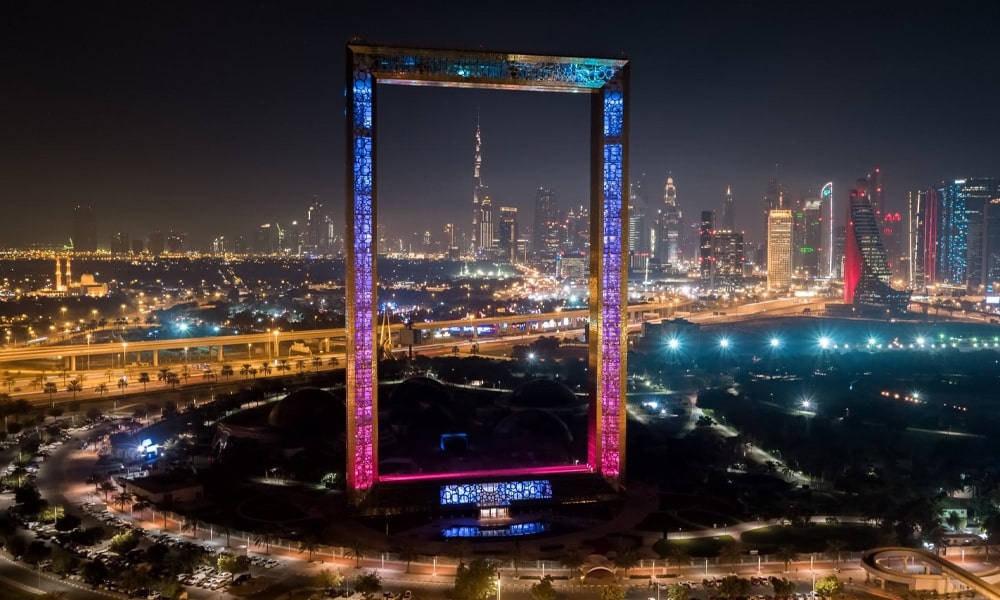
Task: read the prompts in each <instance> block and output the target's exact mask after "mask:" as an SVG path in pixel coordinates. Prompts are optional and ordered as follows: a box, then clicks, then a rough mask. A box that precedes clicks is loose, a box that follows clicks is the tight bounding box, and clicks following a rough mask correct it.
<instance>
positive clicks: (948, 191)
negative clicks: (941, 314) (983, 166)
mask: <svg viewBox="0 0 1000 600" xmlns="http://www.w3.org/2000/svg"><path fill="white" fill-rule="evenodd" d="M937 196H938V207H937V216H938V219H937V222H936V223H935V225H936V242H937V247H938V248H937V256H936V265H935V281H934V282H935V283H946V284H949V285H955V286H962V287H965V288H967V289H968V290H969V291H971V292H974V293H975V292H980V291H982V290H981V289H980V286H982V285H984V263H983V248H984V244H985V237H986V226H987V225H986V222H985V218H984V217H985V213H986V206H987V204H988V203H989V201H990V200H991V199H993V198H997V197H1000V180H998V179H993V178H969V179H956V180H954V181H953V182H951V183H947V184H942V185H941V186H940V187H938V188H937Z"/></svg>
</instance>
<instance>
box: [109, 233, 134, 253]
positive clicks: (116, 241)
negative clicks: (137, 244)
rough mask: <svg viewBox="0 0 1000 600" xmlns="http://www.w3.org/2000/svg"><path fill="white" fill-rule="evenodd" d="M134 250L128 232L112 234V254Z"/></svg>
mask: <svg viewBox="0 0 1000 600" xmlns="http://www.w3.org/2000/svg"><path fill="white" fill-rule="evenodd" d="M131 251H132V245H131V243H130V242H129V235H128V234H127V233H123V232H118V233H113V234H111V254H114V255H122V254H128V253H129V252H131Z"/></svg>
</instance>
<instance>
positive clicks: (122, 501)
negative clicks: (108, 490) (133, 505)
mask: <svg viewBox="0 0 1000 600" xmlns="http://www.w3.org/2000/svg"><path fill="white" fill-rule="evenodd" d="M112 502H114V503H115V504H117V505H118V510H119V511H121V512H125V505H127V504H129V503H130V502H132V494H130V493H128V492H118V493H117V494H115V496H114V498H113V499H112Z"/></svg>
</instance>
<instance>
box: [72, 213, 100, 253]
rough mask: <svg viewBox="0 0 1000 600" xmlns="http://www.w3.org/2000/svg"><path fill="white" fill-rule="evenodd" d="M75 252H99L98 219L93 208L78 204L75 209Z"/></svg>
mask: <svg viewBox="0 0 1000 600" xmlns="http://www.w3.org/2000/svg"><path fill="white" fill-rule="evenodd" d="M73 251H74V252H97V217H96V216H95V215H94V207H92V206H82V205H80V204H77V205H76V208H74V209H73Z"/></svg>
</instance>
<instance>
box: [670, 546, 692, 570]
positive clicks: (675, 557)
mask: <svg viewBox="0 0 1000 600" xmlns="http://www.w3.org/2000/svg"><path fill="white" fill-rule="evenodd" d="M667 560H672V561H674V564H675V565H677V576H678V577H680V576H681V567H682V566H684V565H688V564H691V555H690V554H688V553H687V551H686V550H684V546H682V545H680V544H670V545H669V546H667Z"/></svg>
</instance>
